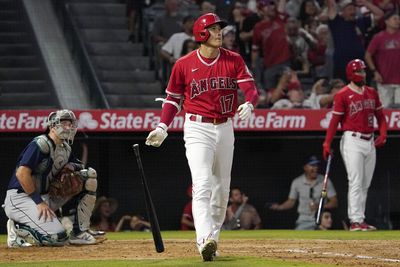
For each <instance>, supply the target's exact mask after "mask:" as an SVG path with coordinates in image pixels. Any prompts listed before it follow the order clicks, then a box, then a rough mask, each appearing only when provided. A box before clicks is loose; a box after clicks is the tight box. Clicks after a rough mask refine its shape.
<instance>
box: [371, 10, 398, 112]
mask: <svg viewBox="0 0 400 267" xmlns="http://www.w3.org/2000/svg"><path fill="white" fill-rule="evenodd" d="M384 18H385V24H386V29H385V30H383V31H381V32H379V33H378V34H376V35H375V36H374V37H373V38H372V40H371V42H370V44H369V46H368V49H367V52H366V53H365V61H366V62H367V64H368V67H369V69H370V70H371V72H372V73H373V77H374V79H375V81H376V83H377V89H378V93H379V98H380V99H381V101H382V105H383V107H385V108H388V107H391V106H392V107H397V108H398V107H399V105H400V75H399V70H400V30H399V29H400V16H399V13H398V11H397V10H391V11H389V12H387V13H386V14H385V17H384Z"/></svg>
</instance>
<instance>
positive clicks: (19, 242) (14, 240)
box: [7, 219, 32, 248]
mask: <svg viewBox="0 0 400 267" xmlns="http://www.w3.org/2000/svg"><path fill="white" fill-rule="evenodd" d="M7 246H8V247H9V248H24V247H31V246H32V244H31V243H29V242H27V241H26V240H25V239H24V238H22V237H20V236H18V235H17V232H16V228H15V224H14V221H13V220H11V219H8V221H7Z"/></svg>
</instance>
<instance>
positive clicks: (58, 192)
mask: <svg viewBox="0 0 400 267" xmlns="http://www.w3.org/2000/svg"><path fill="white" fill-rule="evenodd" d="M84 180H85V179H84V178H83V177H82V175H81V173H80V172H79V171H73V170H71V169H70V168H68V167H64V168H63V169H62V170H61V171H60V172H59V173H58V175H57V177H56V178H54V179H53V181H51V182H50V187H49V195H50V196H51V197H57V198H69V197H72V196H75V195H77V194H78V193H79V192H81V191H82V188H83V183H84Z"/></svg>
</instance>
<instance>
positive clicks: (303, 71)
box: [286, 18, 312, 77]
mask: <svg viewBox="0 0 400 267" xmlns="http://www.w3.org/2000/svg"><path fill="white" fill-rule="evenodd" d="M286 33H287V37H288V42H289V47H290V51H291V53H292V56H291V59H290V68H291V69H292V70H294V71H296V72H297V75H298V76H299V77H305V76H309V75H310V63H309V61H308V57H307V54H308V50H309V44H308V42H307V39H306V36H305V35H306V34H308V33H306V32H305V31H304V30H301V31H300V22H299V21H298V20H297V19H296V18H289V19H288V20H287V22H286ZM310 38H312V37H311V36H310Z"/></svg>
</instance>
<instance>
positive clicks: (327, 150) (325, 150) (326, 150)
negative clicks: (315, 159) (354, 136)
mask: <svg viewBox="0 0 400 267" xmlns="http://www.w3.org/2000/svg"><path fill="white" fill-rule="evenodd" d="M322 148H323V152H322V155H323V156H324V160H327V159H328V157H329V154H331V145H330V144H328V143H324V144H323V145H322Z"/></svg>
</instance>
